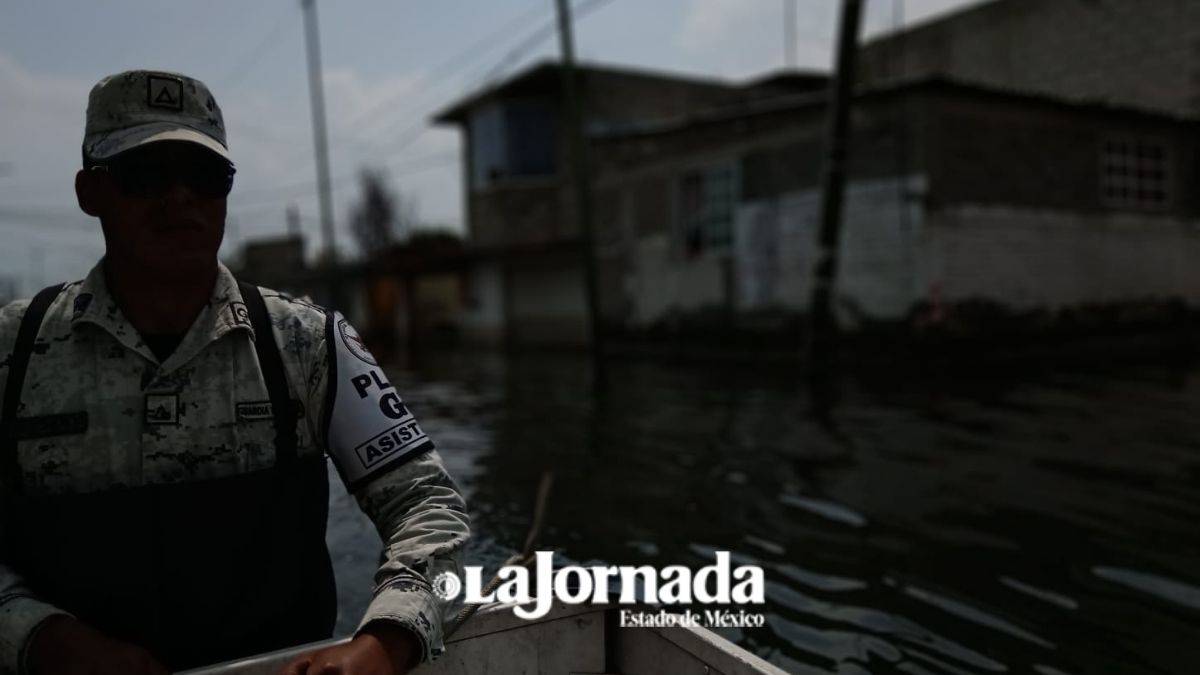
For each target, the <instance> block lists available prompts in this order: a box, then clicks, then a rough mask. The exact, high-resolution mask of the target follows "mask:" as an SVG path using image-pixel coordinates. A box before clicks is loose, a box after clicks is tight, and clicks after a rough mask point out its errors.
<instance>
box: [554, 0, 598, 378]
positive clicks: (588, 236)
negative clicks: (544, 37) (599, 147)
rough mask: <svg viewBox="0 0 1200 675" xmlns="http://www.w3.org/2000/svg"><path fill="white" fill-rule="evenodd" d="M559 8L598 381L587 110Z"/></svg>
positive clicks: (565, 3)
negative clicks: (586, 126) (586, 135)
mask: <svg viewBox="0 0 1200 675" xmlns="http://www.w3.org/2000/svg"><path fill="white" fill-rule="evenodd" d="M556 4H557V7H558V37H559V43H560V45H561V47H562V69H561V70H562V75H563V82H562V86H563V113H564V114H565V115H566V119H567V135H568V137H569V139H570V148H569V150H570V157H571V178H572V182H573V187H574V192H575V213H576V218H577V219H578V222H579V234H580V238H581V240H582V245H581V246H580V249H581V250H582V253H583V270H584V293H585V297H584V302H585V303H586V305H587V315H588V324H589V327H590V338H591V350H592V355H593V357H594V361H595V364H596V368H597V370H596V374H597V379H598V380H599V379H600V378H601V376H602V373H603V362H604V361H603V358H602V345H601V329H600V328H601V326H600V302H599V290H598V289H597V284H596V256H595V252H594V250H593V248H594V245H595V239H594V236H593V228H592V181H591V173H590V172H589V170H588V153H587V150H588V148H587V141H586V139H585V138H584V130H583V124H584V109H583V100H582V92H580V90H579V83H578V77H577V73H576V70H575V46H574V41H573V39H572V36H571V6H570V2H569V0H556Z"/></svg>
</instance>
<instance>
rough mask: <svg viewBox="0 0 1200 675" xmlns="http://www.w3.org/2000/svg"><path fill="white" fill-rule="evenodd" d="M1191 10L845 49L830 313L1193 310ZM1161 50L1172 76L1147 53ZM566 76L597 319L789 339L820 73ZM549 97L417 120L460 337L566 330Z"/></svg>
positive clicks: (818, 150) (1050, 17)
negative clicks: (456, 295)
mask: <svg viewBox="0 0 1200 675" xmlns="http://www.w3.org/2000/svg"><path fill="white" fill-rule="evenodd" d="M1149 5H1154V7H1153V8H1151V7H1149ZM1135 8H1144V9H1145V11H1144V12H1140V13H1139V12H1138V11H1136V9H1135ZM1197 8H1200V4H1196V3H1188V2H1182V1H1176V0H1167V1H1164V2H1162V3H1137V2H1133V0H1105V1H1104V2H1091V1H1084V0H1061V1H1051V0H997V1H996V2H991V3H985V4H983V5H981V6H978V7H975V8H971V9H968V10H966V11H964V12H961V13H959V14H955V15H951V16H948V17H945V18H943V19H941V20H939V21H936V22H933V23H930V24H926V25H923V26H920V27H917V28H914V29H912V30H909V31H906V32H904V33H901V34H898V35H892V36H885V37H883V38H880V39H879V40H876V41H874V42H871V43H868V44H867V45H866V46H865V47H864V48H863V54H862V57H863V58H862V69H861V71H860V73H861V84H862V86H860V87H859V89H858V92H857V94H856V96H855V98H854V108H853V115H852V128H853V139H852V150H851V155H850V159H849V161H850V165H849V182H848V185H847V197H846V207H845V212H844V226H843V233H842V249H841V268H840V274H839V278H838V286H837V288H836V298H837V307H838V310H839V315H840V318H841V320H842V321H843V323H844V325H847V326H851V327H853V326H855V325H864V324H869V323H872V322H892V323H909V324H921V323H923V322H930V321H932V322H936V321H940V320H942V319H944V318H945V317H947V316H953V315H954V313H953V309H954V307H956V306H963V305H971V306H974V307H978V306H980V305H986V306H989V307H993V308H994V309H995V310H996V311H1001V312H1015V313H1020V312H1028V311H1043V312H1057V311H1059V310H1063V309H1070V308H1088V307H1091V308H1095V307H1104V306H1125V305H1137V304H1139V303H1143V304H1144V303H1156V302H1167V301H1183V302H1186V303H1188V304H1191V305H1193V306H1194V305H1197V304H1200V266H1197V265H1194V264H1193V262H1192V261H1194V260H1197V259H1200V198H1198V196H1197V194H1196V193H1195V191H1193V190H1189V189H1187V186H1189V185H1193V184H1195V183H1196V181H1197V178H1198V176H1197V173H1198V172H1200V164H1198V163H1197V161H1196V158H1197V157H1200V140H1198V139H1200V134H1197V130H1198V122H1197V119H1198V116H1197V108H1196V104H1197V100H1194V99H1195V97H1196V91H1197V89H1196V88H1197V86H1200V85H1198V84H1197V83H1200V77H1197V76H1196V72H1197V70H1196V68H1197V64H1198V63H1200V62H1198V61H1197V60H1196V59H1195V58H1194V54H1192V52H1194V49H1192V47H1194V46H1195V44H1200V42H1198V40H1197V31H1198V30H1200V20H1189V21H1184V19H1187V17H1189V16H1192V15H1194V14H1195V13H1196V11H1197ZM1118 28H1119V29H1120V30H1118ZM1089 36H1090V37H1089ZM1103 36H1107V37H1103ZM1101 38H1103V42H1097V41H1098V40H1101ZM972 40H979V41H980V42H973V41H972ZM1155 40H1157V43H1156V42H1155ZM1185 44H1187V45H1191V47H1188V48H1187V49H1183V48H1182V47H1180V49H1178V50H1175V51H1174V52H1173V55H1172V56H1170V57H1169V59H1168V60H1170V59H1175V60H1176V61H1178V63H1175V61H1170V63H1168V62H1167V61H1162V59H1161V58H1160V57H1158V56H1155V54H1154V52H1155V51H1156V50H1158V49H1159V48H1160V47H1161V45H1177V46H1178V45H1185ZM1072 45H1074V46H1072ZM1080 50H1085V51H1086V54H1084V55H1081V54H1080ZM1105 50H1112V51H1113V53H1114V54H1116V53H1120V54H1124V55H1125V58H1126V59H1127V62H1122V63H1120V64H1118V63H1116V62H1115V61H1113V59H1114V58H1116V57H1115V56H1112V55H1110V54H1108V53H1107V52H1106V51H1105ZM1189 50H1190V51H1189ZM1189 54H1190V56H1188V55H1189ZM993 57H994V58H995V59H998V62H997V63H992V62H991V61H989V59H992V58H993ZM1163 58H1167V57H1163ZM1110 61H1112V63H1111V64H1110ZM1172 63H1173V64H1175V66H1178V67H1177V68H1175V67H1173V66H1171V64H1172ZM989 64H991V65H989ZM1105 64H1109V65H1111V66H1112V68H1111V69H1109V68H1108V65H1105ZM1106 73H1108V74H1107V75H1106ZM1187 73H1191V74H1190V75H1188V74H1187ZM1181 78H1182V79H1181ZM1189 78H1190V79H1189ZM1185 80H1186V81H1185ZM582 81H583V91H584V94H585V97H586V102H587V110H588V121H587V124H586V129H587V134H588V136H589V139H590V143H589V148H590V150H589V152H590V155H591V161H592V167H593V182H594V185H593V189H594V205H595V222H596V236H597V241H596V242H595V243H596V245H595V252H596V256H597V260H598V262H599V272H600V275H599V282H600V284H599V285H600V299H601V310H602V318H603V322H604V326H605V329H606V330H607V331H610V332H614V333H622V332H632V333H646V332H650V333H653V332H655V331H662V330H666V331H669V332H676V333H678V332H680V331H686V330H688V329H689V327H695V328H700V329H703V331H708V332H712V331H713V330H725V329H745V330H750V331H754V330H766V331H771V330H791V328H789V327H795V326H798V325H799V323H800V320H799V317H802V316H803V313H804V312H805V310H806V309H807V303H808V297H809V294H810V292H811V283H812V268H813V264H814V252H815V231H816V229H815V219H816V216H817V213H818V199H819V194H818V182H819V176H820V172H821V168H822V161H823V156H822V146H823V143H824V134H825V118H826V100H825V87H826V79H825V78H824V77H823V76H821V75H819V74H809V73H791V74H788V73H783V74H777V75H775V76H772V77H767V78H762V79H758V80H754V81H750V82H746V83H730V82H721V81H715V80H697V79H695V78H691V77H679V76H675V75H670V74H663V73H648V72H644V71H629V70H625V69H620V68H606V67H600V66H586V67H585V68H583V70H582ZM1177 85H1178V86H1177ZM560 86H561V72H560V70H559V69H558V68H557V67H556V66H555V65H553V64H542V65H539V66H535V67H533V68H531V69H529V70H527V71H525V72H522V73H519V74H518V75H516V76H514V77H513V78H511V79H509V80H507V81H505V82H502V83H500V84H498V85H496V86H494V87H492V88H490V89H488V90H486V91H484V92H482V93H480V94H478V95H475V96H472V97H469V98H468V99H466V100H464V101H462V102H460V103H457V104H455V105H453V106H452V107H451V108H449V109H448V110H447V111H445V112H443V113H442V114H440V115H439V116H438V117H437V118H436V120H437V121H439V122H442V123H453V124H456V125H458V126H459V127H460V128H461V129H462V131H463V135H464V143H463V148H464V174H465V175H464V179H465V180H464V189H465V194H464V201H465V206H466V209H465V211H466V214H467V232H468V236H467V249H466V250H467V251H473V252H474V254H473V255H474V256H475V257H474V260H475V262H474V263H472V266H471V267H470V272H469V274H468V275H467V277H466V279H467V281H466V283H467V284H468V290H467V296H468V297H469V298H472V299H473V304H472V305H471V306H472V307H473V308H474V309H473V310H471V311H470V312H468V313H467V314H466V315H465V324H468V325H471V326H473V327H474V329H475V330H476V332H477V334H478V335H479V336H481V337H483V336H486V335H490V336H493V337H495V336H498V335H503V336H504V337H505V338H506V339H508V340H510V341H516V342H566V343H572V342H581V341H583V340H585V339H586V330H585V327H586V321H585V317H584V314H583V311H584V305H583V300H582V298H583V290H582V282H583V276H582V264H581V254H580V248H579V239H578V232H577V230H576V227H577V219H576V218H575V215H574V213H573V211H572V208H573V204H572V201H573V199H572V193H571V190H570V189H569V182H568V179H569V175H570V174H569V171H568V167H567V164H566V153H565V142H564V141H563V128H562V124H561V122H560V115H559V112H558V105H557V101H558V100H559V99H560V98H561V89H560ZM703 331H702V332H703Z"/></svg>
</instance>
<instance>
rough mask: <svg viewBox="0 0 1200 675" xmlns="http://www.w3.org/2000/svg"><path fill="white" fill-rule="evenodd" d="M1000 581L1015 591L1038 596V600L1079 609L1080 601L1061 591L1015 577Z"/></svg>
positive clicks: (1066, 607) (1003, 578)
mask: <svg viewBox="0 0 1200 675" xmlns="http://www.w3.org/2000/svg"><path fill="white" fill-rule="evenodd" d="M1000 583H1002V584H1004V585H1005V586H1008V587H1009V588H1011V589H1013V590H1015V591H1020V592H1021V593H1024V594H1025V595H1028V596H1030V597H1033V598H1037V599H1038V600H1041V601H1043V602H1048V603H1050V604H1052V605H1058V606H1059V607H1062V608H1063V609H1072V610H1074V609H1079V603H1078V602H1075V600H1073V599H1072V598H1069V597H1067V596H1065V595H1063V594H1061V593H1055V592H1054V591H1048V590H1046V589H1044V588H1038V587H1037V586H1030V585H1029V584H1027V583H1025V582H1023V581H1017V580H1016V579H1014V578H1012V577H1000Z"/></svg>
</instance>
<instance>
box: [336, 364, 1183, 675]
mask: <svg viewBox="0 0 1200 675" xmlns="http://www.w3.org/2000/svg"><path fill="white" fill-rule="evenodd" d="M588 365H589V364H588V361H587V360H586V359H584V358H575V357H566V356H555V357H545V356H537V357H515V358H512V359H504V358H501V357H499V356H477V355H476V356H466V355H461V354H460V355H428V356H424V357H423V358H422V359H421V360H420V361H419V363H418V364H416V365H415V368H414V369H412V370H409V369H403V368H396V369H393V370H392V375H393V382H395V383H396V384H397V386H398V387H399V388H400V389H401V391H402V392H403V393H404V396H405V398H406V400H408V401H409V402H410V403H411V406H412V408H413V409H414V411H415V412H416V414H417V416H418V418H419V419H421V420H422V421H423V425H424V426H425V428H426V430H427V431H428V433H429V435H430V436H432V437H433V438H434V439H435V441H436V442H437V443H438V445H439V447H440V448H441V449H442V452H443V456H444V457H445V459H446V461H447V464H448V465H449V466H450V469H451V471H452V472H453V473H454V475H455V477H456V478H457V479H458V480H459V482H460V483H461V484H462V485H463V487H464V489H465V490H466V492H467V495H468V499H469V500H470V507H471V511H472V516H473V518H474V524H475V530H476V532H477V537H476V540H475V541H473V542H472V545H471V548H470V550H469V558H470V559H471V560H472V561H473V562H479V563H482V564H486V565H492V566H494V565H496V564H498V563H499V561H501V560H502V559H503V558H504V557H506V556H507V555H508V554H509V553H511V552H512V551H513V547H515V546H518V545H519V544H520V542H521V541H523V539H524V536H525V533H526V530H527V528H528V525H529V519H530V516H531V509H532V502H533V496H534V494H535V491H536V487H537V481H538V478H539V475H540V473H541V471H542V469H543V468H547V467H548V468H551V469H553V470H554V471H555V473H556V487H555V491H554V493H553V495H552V498H551V510H550V513H549V514H548V517H549V520H548V523H547V528H546V530H545V533H544V535H543V541H542V546H543V547H544V548H555V549H557V550H558V551H560V554H561V555H560V556H559V560H560V562H567V561H577V562H582V563H592V562H601V561H602V562H604V563H608V564H646V563H650V564H659V565H667V564H684V565H689V566H692V567H693V568H697V567H699V566H701V565H705V564H710V563H711V562H712V552H713V551H716V550H729V551H732V552H733V560H734V563H735V564H745V563H747V562H752V563H755V564H759V565H762V566H763V568H764V570H765V573H766V578H767V582H768V583H767V599H768V604H767V606H766V607H765V608H764V610H763V611H764V613H766V615H767V626H766V627H764V628H761V629H746V630H730V631H723V633H724V634H725V635H726V636H727V637H729V638H730V639H734V640H736V641H737V642H738V643H739V644H741V645H743V646H745V647H746V648H748V649H750V650H752V651H754V652H756V653H757V654H759V655H761V656H763V657H764V658H766V659H768V660H770V661H772V662H773V663H776V664H778V665H780V666H781V667H783V668H784V669H785V670H788V671H797V672H801V671H810V670H815V671H823V672H864V671H866V672H908V673H961V672H996V673H999V672H1038V673H1043V674H1044V675H1054V674H1056V673H1086V672H1193V671H1195V670H1197V669H1198V668H1200V566H1197V564H1196V563H1197V562H1198V561H1200V534H1198V531H1197V528H1196V525H1195V523H1196V522H1197V519H1198V518H1200V496H1198V495H1197V492H1196V490H1195V486H1196V482H1197V479H1198V478H1200V418H1197V415H1196V410H1197V404H1198V403H1200V381H1198V379H1197V373H1194V372H1182V371H1179V370H1178V369H1177V370H1174V371H1167V370H1160V369H1155V368H1149V367H1147V368H1142V369H1138V370H1124V371H1119V372H1112V373H1107V374H1103V375H1098V374H1088V375H1082V374H1078V373H1074V374H1072V373H1059V374H1052V375H1043V376H1039V377H1038V378H1037V379H1036V380H1026V381H1024V382H1020V381H1004V380H997V379H994V378H993V379H987V380H984V379H971V378H960V379H959V380H958V381H957V382H955V383H954V384H952V385H947V384H942V385H940V386H937V387H934V386H927V385H916V384H913V383H912V382H908V381H903V380H901V379H900V378H893V379H891V380H886V381H876V382H869V383H864V382H855V383H850V382H847V383H844V388H845V389H846V392H845V397H844V399H843V401H842V404H841V407H840V408H839V409H838V411H837V412H836V413H835V421H836V423H837V427H838V429H837V434H836V435H831V434H830V432H829V431H828V430H826V429H825V428H823V427H821V426H819V425H817V424H814V423H812V422H810V421H808V420H806V419H805V417H804V411H805V410H806V409H808V406H807V403H808V402H807V400H806V393H805V389H804V386H803V384H802V380H801V379H800V378H799V377H798V376H797V375H796V374H795V373H787V372H780V371H778V370H776V371H767V372H763V371H762V370H742V369H739V368H737V367H714V366H705V367H688V366H671V367H667V366H658V365H654V364H650V363H637V364H619V365H618V364H614V365H613V366H612V367H611V368H612V372H611V380H612V381H611V383H610V386H609V388H608V389H607V390H606V391H605V392H604V393H603V394H602V395H595V394H594V393H593V388H592V386H591V381H590V372H589V367H588ZM334 511H335V512H334V513H333V514H332V516H331V518H332V526H331V531H330V543H331V547H332V548H333V550H334V554H335V562H336V565H337V567H338V573H339V586H340V589H341V592H342V594H343V595H342V608H343V616H342V617H341V620H340V621H339V630H341V631H348V630H350V629H352V628H353V620H354V619H355V618H357V616H359V615H360V614H361V611H362V608H363V607H364V606H365V603H366V601H367V599H368V594H369V589H370V581H369V579H370V574H371V572H372V571H373V569H374V564H375V556H376V555H377V551H378V540H377V538H374V537H375V535H374V533H373V531H372V530H371V527H370V524H369V523H366V522H365V521H364V520H363V519H362V518H361V516H359V515H358V514H356V513H355V512H354V510H353V509H352V502H351V501H350V500H349V499H348V498H347V497H346V495H345V493H344V492H341V491H339V492H338V493H337V494H335V496H334Z"/></svg>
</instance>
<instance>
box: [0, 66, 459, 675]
mask: <svg viewBox="0 0 1200 675" xmlns="http://www.w3.org/2000/svg"><path fill="white" fill-rule="evenodd" d="M83 154H84V169H83V170H82V171H80V172H79V174H78V175H77V176H76V192H77V195H78V197H79V203H80V206H81V208H82V209H83V210H84V211H85V212H87V213H88V214H90V215H93V216H96V217H98V218H100V221H101V225H102V228H103V230H104V235H105V241H106V255H105V258H104V259H103V260H102V261H101V262H100V263H99V264H97V265H96V267H95V268H94V269H92V271H91V272H90V273H89V274H88V276H87V278H86V279H84V280H83V281H79V282H74V283H70V284H65V285H62V286H59V287H54V288H50V289H46V290H45V291H43V292H42V293H40V294H38V296H37V297H35V298H34V300H33V301H32V302H25V301H18V302H15V303H12V304H10V305H8V306H7V307H4V308H3V309H2V310H0V359H2V360H0V390H2V391H3V401H4V408H3V409H2V410H0V415H2V416H0V425H2V429H3V434H2V435H0V479H2V481H0V490H2V491H3V494H2V497H3V498H2V499H0V508H2V509H3V511H2V512H0V522H2V523H3V535H2V537H0V544H2V548H0V671H2V672H11V673H26V672H46V673H49V672H53V673H164V672H167V670H166V668H172V669H181V668H186V667H193V666H197V665H202V664H205V663H211V662H215V661H219V660H224V659H228V658H234V657H238V656H244V655H247V654H251V653H258V652H262V651H267V650H271V649H277V648H282V647H285V646H290V645H294V644H299V643H303V642H307V641H312V640H317V639H321V638H324V637H328V636H329V635H330V633H331V631H332V627H333V621H334V618H335V615H336V602H335V597H336V595H335V591H334V588H333V577H332V571H331V566H330V562H329V556H328V551H327V550H326V547H325V520H326V515H327V514H326V510H327V499H328V495H327V489H328V483H327V473H326V460H325V457H326V456H328V457H329V459H330V460H332V463H333V464H334V466H335V467H336V469H337V471H338V473H339V475H340V477H341V479H342V480H343V481H344V482H345V483H346V485H347V487H348V489H350V490H351V491H352V493H353V494H354V495H355V497H356V498H357V500H358V503H359V505H360V506H361V507H362V509H363V510H364V512H366V514H367V515H368V516H369V517H370V518H371V520H372V521H373V522H374V523H375V525H376V527H377V528H378V531H379V533H380V535H381V537H382V539H383V542H384V551H383V556H382V557H383V561H382V564H381V566H380V568H379V571H378V573H377V574H376V577H375V582H376V585H375V595H374V599H373V601H372V602H371V604H370V606H369V607H368V609H367V611H366V615H365V616H364V617H363V619H362V622H361V624H360V626H359V628H358V630H357V631H356V633H355V637H354V639H353V640H351V641H350V642H349V643H346V644H344V645H341V646H338V647H335V648H331V649H326V650H323V651H321V652H318V653H316V654H310V655H308V656H305V657H302V658H300V659H297V660H296V661H295V662H293V663H292V664H290V665H289V666H288V668H287V669H286V672H287V673H295V674H300V673H306V672H307V673H316V672H321V673H364V674H365V673H401V672H406V671H407V670H408V669H409V668H411V667H413V665H415V664H416V663H419V662H422V661H426V660H430V659H433V658H435V657H436V656H437V655H439V654H440V653H441V651H442V650H443V644H442V620H443V619H444V618H446V617H445V612H446V611H447V608H446V607H445V606H444V604H443V603H442V602H441V601H439V600H438V599H437V598H436V597H435V596H434V595H433V594H432V592H431V587H430V581H431V579H432V578H433V577H434V576H436V575H437V574H438V573H439V572H441V571H444V570H449V571H455V572H458V573H461V561H460V553H461V549H462V546H463V544H464V542H465V540H466V539H467V537H468V536H469V521H468V518H467V515H466V512H465V507H464V503H463V500H462V497H461V496H460V494H459V490H458V488H457V486H456V485H455V483H454V481H453V480H452V479H451V478H450V476H449V475H448V474H447V473H446V470H445V468H444V467H443V465H442V461H441V459H440V458H439V456H438V453H437V451H436V450H434V449H433V445H432V443H431V441H430V440H429V439H428V438H427V437H426V436H425V434H424V432H423V431H422V430H421V428H420V426H419V425H418V424H417V422H416V420H415V419H414V418H413V416H412V414H411V413H410V412H409V411H408V409H407V407H406V406H405V404H404V403H403V402H402V401H401V399H400V397H399V396H398V394H397V392H396V390H395V388H394V387H393V386H392V385H391V384H390V383H389V382H388V380H387V378H386V376H385V375H384V373H383V371H382V370H381V369H380V368H379V366H378V364H376V363H375V360H374V358H373V357H372V356H371V354H370V352H369V351H367V349H366V348H365V347H364V346H363V344H362V341H361V340H360V339H359V338H358V335H357V334H356V333H355V332H354V329H353V327H351V326H350V325H349V324H348V323H347V322H346V320H345V319H344V318H342V316H341V315H340V314H338V313H336V312H331V311H328V310H325V309H322V308H321V307H317V306H315V305H312V304H309V303H307V302H303V301H300V300H296V299H293V298H290V297H288V296H286V295H283V294H280V293H277V292H274V291H270V290H267V289H259V288H257V287H255V286H252V285H249V284H245V283H239V282H238V281H237V280H236V279H234V277H233V275H232V274H231V273H230V272H229V270H228V269H226V268H225V267H224V266H223V265H220V264H219V263H218V262H217V260H216V253H217V249H218V247H219V246H220V241H221V237H222V235H223V231H224V216H225V198H226V196H227V194H228V192H229V188H230V186H231V185H232V177H233V165H232V163H231V162H230V161H229V155H228V150H227V147H226V142H225V132H224V125H223V121H222V118H221V111H220V109H219V108H218V107H217V105H216V102H215V101H214V100H213V98H212V96H211V95H210V94H209V92H208V90H207V88H206V87H205V86H204V85H203V84H202V83H200V82H198V81H196V80H194V79H191V78H188V77H185V76H182V75H178V74H174V73H164V72H149V71H131V72H126V73H121V74H119V75H114V76H111V77H108V78H105V79H103V80H101V81H100V82H99V83H98V84H97V85H96V86H95V87H94V88H93V89H92V92H91V95H90V97H89V100H88V111H87V126H86V131H85V137H84V145H83Z"/></svg>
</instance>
